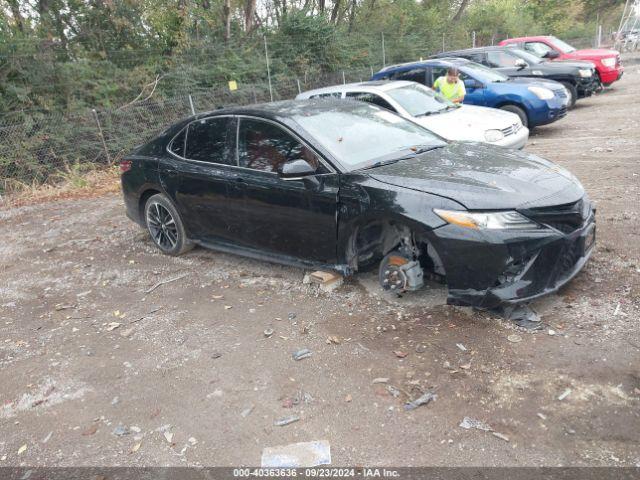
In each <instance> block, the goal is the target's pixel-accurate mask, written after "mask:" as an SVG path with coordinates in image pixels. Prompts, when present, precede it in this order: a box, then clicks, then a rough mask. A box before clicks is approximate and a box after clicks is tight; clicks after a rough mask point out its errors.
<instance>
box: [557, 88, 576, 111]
mask: <svg viewBox="0 0 640 480" xmlns="http://www.w3.org/2000/svg"><path fill="white" fill-rule="evenodd" d="M560 83H561V84H562V85H563V86H564V88H566V89H567V91H568V92H569V105H568V108H573V107H574V106H575V104H576V101H577V100H578V88H577V87H576V86H575V85H573V84H571V83H569V82H560Z"/></svg>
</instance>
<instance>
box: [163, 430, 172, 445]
mask: <svg viewBox="0 0 640 480" xmlns="http://www.w3.org/2000/svg"><path fill="white" fill-rule="evenodd" d="M164 439H165V440H166V441H167V443H173V433H172V432H164Z"/></svg>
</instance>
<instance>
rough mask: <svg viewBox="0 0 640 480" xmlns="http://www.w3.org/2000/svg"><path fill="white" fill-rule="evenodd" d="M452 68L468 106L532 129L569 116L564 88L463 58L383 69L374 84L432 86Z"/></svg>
mask: <svg viewBox="0 0 640 480" xmlns="http://www.w3.org/2000/svg"><path fill="white" fill-rule="evenodd" d="M449 67H456V68H457V69H458V70H459V71H460V78H461V79H462V80H463V81H464V85H465V87H466V90H467V95H466V96H465V97H464V103H465V104H469V105H480V106H484V107H493V108H500V109H502V110H506V111H507V112H511V113H515V114H516V115H518V116H519V117H520V120H521V121H522V124H523V125H524V126H526V127H528V128H533V127H536V126H539V125H546V124H548V123H552V122H555V121H557V120H559V119H561V118H563V117H564V116H565V115H566V114H567V107H568V104H569V94H568V92H567V89H566V88H564V87H563V86H562V85H561V84H559V83H557V82H553V81H544V80H537V79H531V78H512V79H510V78H509V77H507V76H506V75H503V74H502V73H500V72H496V71H494V70H491V69H490V68H487V67H485V66H484V65H480V64H479V63H475V62H471V61H469V60H465V59H463V58H442V59H433V60H421V61H419V62H412V63H403V64H401V65H392V66H390V67H386V68H383V69H382V70H380V71H379V72H378V73H376V74H374V75H373V77H371V80H410V81H414V82H418V83H421V84H423V85H427V86H431V85H433V83H434V82H435V80H436V79H437V78H438V77H440V76H443V75H446V73H447V69H448V68H449Z"/></svg>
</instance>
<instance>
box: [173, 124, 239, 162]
mask: <svg viewBox="0 0 640 480" xmlns="http://www.w3.org/2000/svg"><path fill="white" fill-rule="evenodd" d="M230 120H231V119H230V118H229V117H220V118H216V117H214V118H204V119H202V120H196V121H195V122H192V123H191V124H189V127H188V131H187V147H186V149H185V157H186V158H188V159H190V160H199V161H201V162H210V163H223V164H227V165H231V164H234V163H235V161H234V158H233V155H232V153H231V149H230V148H229V142H228V133H229V122H230Z"/></svg>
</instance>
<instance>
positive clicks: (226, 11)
mask: <svg viewBox="0 0 640 480" xmlns="http://www.w3.org/2000/svg"><path fill="white" fill-rule="evenodd" d="M222 18H223V20H224V41H225V42H228V41H229V39H230V38H231V0H224V6H223V7H222Z"/></svg>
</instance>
